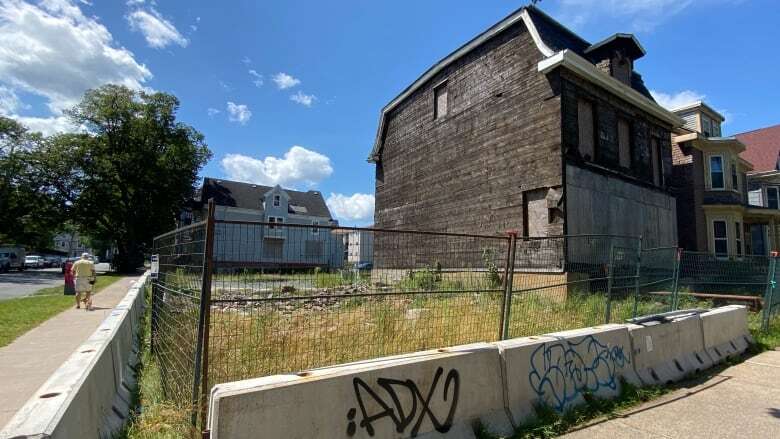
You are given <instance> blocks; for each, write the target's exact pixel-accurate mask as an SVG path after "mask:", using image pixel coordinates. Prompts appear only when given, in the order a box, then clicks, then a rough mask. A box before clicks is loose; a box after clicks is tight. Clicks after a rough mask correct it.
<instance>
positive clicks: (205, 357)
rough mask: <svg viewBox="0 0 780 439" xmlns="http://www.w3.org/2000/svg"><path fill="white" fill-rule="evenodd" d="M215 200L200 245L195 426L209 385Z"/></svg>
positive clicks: (203, 416)
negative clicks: (201, 256) (201, 257)
mask: <svg viewBox="0 0 780 439" xmlns="http://www.w3.org/2000/svg"><path fill="white" fill-rule="evenodd" d="M214 209H215V205H214V199H213V198H212V199H210V200H209V204H208V218H207V219H206V236H205V242H204V248H203V276H202V278H201V290H200V309H199V311H198V312H199V315H198V342H197V345H196V348H195V359H194V360H195V370H194V377H193V380H192V407H193V410H192V418H191V422H192V425H193V426H195V427H197V423H198V415H200V419H201V422H205V420H206V406H207V404H208V392H209V390H208V385H209V324H210V320H211V319H210V317H211V277H212V274H213V271H214V263H213V256H214Z"/></svg>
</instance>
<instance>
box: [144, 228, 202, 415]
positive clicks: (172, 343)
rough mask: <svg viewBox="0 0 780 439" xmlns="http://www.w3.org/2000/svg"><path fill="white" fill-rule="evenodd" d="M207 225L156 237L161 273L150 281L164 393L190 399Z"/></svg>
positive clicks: (154, 347)
mask: <svg viewBox="0 0 780 439" xmlns="http://www.w3.org/2000/svg"><path fill="white" fill-rule="evenodd" d="M205 233H206V225H205V222H204V223H198V224H193V225H191V226H188V227H185V228H181V229H177V230H175V231H173V232H169V233H166V234H164V235H161V236H158V237H157V238H155V240H154V253H155V254H157V255H158V258H159V273H158V275H157V279H155V280H154V282H153V284H152V288H153V289H152V350H153V353H154V354H155V355H156V357H157V361H158V364H159V367H160V374H161V378H162V379H161V382H162V385H163V390H164V392H165V395H166V396H167V397H168V398H169V399H171V400H172V401H174V402H175V403H177V404H180V405H182V406H186V405H189V404H191V403H192V396H193V395H192V391H193V382H194V380H195V373H196V358H195V357H196V348H197V342H198V319H199V308H200V300H201V285H202V279H203V259H204V252H205V240H206V236H205Z"/></svg>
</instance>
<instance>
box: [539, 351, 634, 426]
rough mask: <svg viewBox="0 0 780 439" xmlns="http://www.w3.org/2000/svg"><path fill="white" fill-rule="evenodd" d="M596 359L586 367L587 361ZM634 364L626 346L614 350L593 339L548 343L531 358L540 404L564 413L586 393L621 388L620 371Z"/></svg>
mask: <svg viewBox="0 0 780 439" xmlns="http://www.w3.org/2000/svg"><path fill="white" fill-rule="evenodd" d="M583 357H584V358H592V360H591V361H590V362H589V363H586V361H585V359H584V358H583ZM630 362H631V360H630V359H629V358H628V357H627V356H626V355H625V354H624V353H623V347H622V346H612V347H611V348H610V347H609V346H607V345H605V344H604V343H601V342H600V341H599V340H598V339H596V337H594V336H593V335H588V336H586V337H585V338H583V339H582V340H580V341H579V342H576V343H572V342H571V341H568V340H560V341H558V342H555V343H544V344H542V345H540V346H539V347H538V348H536V349H535V350H534V352H533V354H531V372H530V373H529V374H528V380H529V381H530V382H531V387H532V388H533V390H534V392H536V395H537V396H538V397H539V400H540V401H543V402H545V403H547V404H549V405H550V406H552V407H553V408H554V409H555V410H557V411H558V412H563V411H564V409H565V408H566V406H567V404H569V403H570V402H572V401H574V400H575V399H577V397H579V396H580V395H581V394H582V393H583V392H591V393H593V392H596V391H598V390H599V389H602V388H609V389H612V390H615V389H616V388H617V380H616V375H615V373H616V371H617V369H621V368H623V367H624V366H625V365H626V364H627V363H630Z"/></svg>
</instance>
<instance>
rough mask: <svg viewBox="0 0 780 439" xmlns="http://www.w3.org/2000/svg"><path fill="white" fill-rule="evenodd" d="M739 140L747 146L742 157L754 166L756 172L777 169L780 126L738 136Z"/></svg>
mask: <svg viewBox="0 0 780 439" xmlns="http://www.w3.org/2000/svg"><path fill="white" fill-rule="evenodd" d="M736 137H737V139H739V141H740V142H742V143H744V144H745V151H743V152H742V154H740V157H742V158H743V159H745V160H747V161H749V162H750V163H752V164H753V170H754V171H755V172H764V171H774V170H776V169H777V161H778V160H777V159H778V154H780V124H778V125H774V126H771V127H766V128H761V129H757V130H753V131H748V132H746V133H742V134H737V135H736Z"/></svg>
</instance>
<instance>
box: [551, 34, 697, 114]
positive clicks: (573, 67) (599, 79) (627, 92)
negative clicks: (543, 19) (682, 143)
mask: <svg viewBox="0 0 780 439" xmlns="http://www.w3.org/2000/svg"><path fill="white" fill-rule="evenodd" d="M558 67H562V68H565V69H567V70H569V71H571V72H573V73H574V74H576V75H577V76H580V77H582V78H583V79H586V80H587V81H589V82H591V83H593V84H596V85H598V86H601V87H603V88H605V89H607V90H608V91H610V92H612V93H614V94H616V95H617V96H619V97H621V98H623V99H624V100H626V101H627V102H629V103H631V104H634V105H636V106H637V107H639V108H641V109H642V110H644V111H646V112H647V113H649V114H651V115H653V116H655V117H656V118H658V119H660V120H661V121H663V122H666V123H668V124H669V125H671V126H672V128H677V127H680V126H682V125H683V123H684V122H683V120H682V118H680V117H679V116H677V115H676V114H674V113H672V112H671V111H669V110H667V109H665V108H663V107H662V106H660V105H658V104H657V103H655V102H653V101H652V100H650V99H648V98H647V97H646V96H643V95H642V94H641V93H639V92H638V91H636V90H634V89H633V88H631V87H629V86H627V85H625V84H623V83H622V82H620V81H618V80H617V79H615V78H613V77H611V76H609V75H606V74H604V72H602V71H601V70H599V69H598V68H597V67H596V66H594V65H593V64H591V63H590V62H589V61H588V60H586V59H585V58H583V57H581V56H579V55H577V54H576V53H574V52H572V51H570V50H568V49H566V50H562V51H560V52H558V53H556V54H555V55H553V56H551V57H549V58H547V59H543V60H542V61H540V62H539V64H538V65H537V69H538V70H539V72H541V73H544V74H547V73H549V72H551V71H553V70H554V69H556V68H558Z"/></svg>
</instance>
